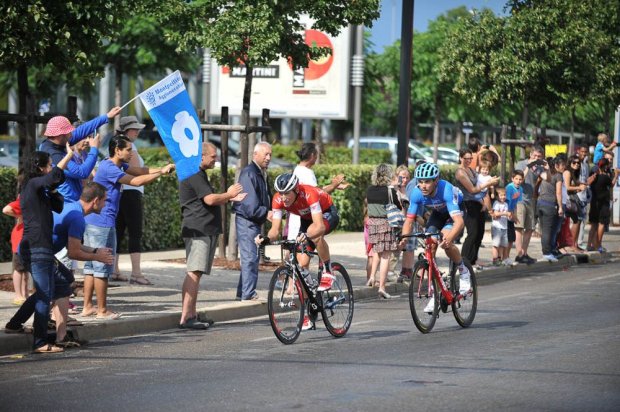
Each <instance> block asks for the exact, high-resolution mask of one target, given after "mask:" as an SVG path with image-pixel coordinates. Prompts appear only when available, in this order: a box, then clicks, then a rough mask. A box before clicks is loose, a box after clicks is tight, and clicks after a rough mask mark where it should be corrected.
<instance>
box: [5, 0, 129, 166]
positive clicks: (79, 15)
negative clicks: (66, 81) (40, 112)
mask: <svg viewBox="0 0 620 412" xmlns="http://www.w3.org/2000/svg"><path fill="white" fill-rule="evenodd" d="M138 3H140V2H138V1H129V0H116V1H111V0H94V1H89V2H81V1H53V0H22V1H15V2H13V1H11V2H2V4H0V14H1V15H2V31H1V32H0V33H1V34H0V71H6V72H16V73H17V86H18V99H19V112H18V114H20V115H22V116H24V117H25V116H26V114H27V113H28V111H29V109H30V110H32V102H31V101H32V96H31V94H30V89H29V84H28V73H29V71H31V70H34V69H39V70H53V71H54V72H55V73H56V75H57V76H59V77H62V76H66V77H67V78H72V79H77V80H90V79H93V78H95V77H96V76H99V75H101V73H102V71H103V66H102V64H101V63H100V62H99V61H98V60H97V59H92V58H91V56H93V53H94V54H95V55H96V52H97V50H98V49H99V48H100V47H101V46H102V39H105V38H112V37H113V36H114V33H115V31H116V29H117V27H118V26H119V24H120V22H121V20H122V18H123V16H126V15H128V14H129V11H130V9H131V12H132V13H135V12H140V11H141V8H140V5H139V4H138ZM130 6H131V7H130ZM27 101H30V103H27ZM28 106H31V107H28ZM31 126H32V127H26V122H25V121H21V122H20V132H19V142H20V143H19V145H20V148H19V150H20V162H23V159H24V154H25V153H30V152H32V151H33V150H34V145H35V136H34V127H33V126H34V125H31Z"/></svg>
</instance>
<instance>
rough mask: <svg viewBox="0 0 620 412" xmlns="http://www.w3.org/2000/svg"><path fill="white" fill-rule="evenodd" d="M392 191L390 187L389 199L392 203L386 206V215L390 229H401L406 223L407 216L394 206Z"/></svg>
mask: <svg viewBox="0 0 620 412" xmlns="http://www.w3.org/2000/svg"><path fill="white" fill-rule="evenodd" d="M392 190H393V189H392V188H390V187H388V197H389V198H390V201H389V203H388V204H386V205H385V206H384V207H385V213H386V215H387V221H388V225H389V226H390V227H397V228H401V227H403V224H404V223H405V215H404V214H403V211H402V210H400V209H399V208H398V206H396V205H395V204H394V200H393V199H392Z"/></svg>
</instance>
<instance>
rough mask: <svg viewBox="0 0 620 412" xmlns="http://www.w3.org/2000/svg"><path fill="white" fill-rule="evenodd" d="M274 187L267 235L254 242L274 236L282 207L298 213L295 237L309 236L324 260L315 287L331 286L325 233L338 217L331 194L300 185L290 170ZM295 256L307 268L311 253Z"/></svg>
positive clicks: (274, 238)
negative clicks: (319, 279)
mask: <svg viewBox="0 0 620 412" xmlns="http://www.w3.org/2000/svg"><path fill="white" fill-rule="evenodd" d="M274 188H275V189H276V191H277V192H278V193H276V194H275V195H274V197H273V200H272V202H271V209H272V212H273V215H272V220H271V229H270V230H269V233H267V237H266V238H265V237H263V236H262V235H258V236H256V238H255V239H254V241H255V242H256V244H257V245H264V244H268V243H269V242H271V241H272V240H276V239H277V238H278V236H279V235H280V231H281V227H282V217H283V215H284V213H283V212H284V211H287V212H291V213H295V214H297V215H299V216H300V217H301V225H300V228H299V235H298V236H297V241H299V242H303V241H305V240H306V239H310V240H311V241H312V242H314V244H315V245H316V249H317V252H318V254H319V258H320V259H321V262H323V274H322V275H321V283H320V285H319V287H318V289H317V290H318V291H325V290H329V289H331V287H332V283H333V281H334V277H333V276H332V274H331V262H330V254H329V246H328V245H327V242H326V241H325V235H327V234H329V233H331V232H332V231H333V230H334V229H335V228H336V227H337V226H338V222H339V221H340V217H339V216H338V211H337V210H336V207H335V206H334V203H333V202H332V198H331V196H330V195H329V194H328V193H327V192H325V191H324V190H323V189H321V188H318V187H313V186H308V185H300V184H299V180H298V178H297V176H295V175H294V174H292V173H285V174H282V175H280V176H278V177H277V178H276V181H275V183H274ZM298 260H299V263H300V264H301V266H302V267H304V268H306V269H307V268H308V266H309V265H310V257H309V256H307V255H305V254H302V255H300V256H299V257H298Z"/></svg>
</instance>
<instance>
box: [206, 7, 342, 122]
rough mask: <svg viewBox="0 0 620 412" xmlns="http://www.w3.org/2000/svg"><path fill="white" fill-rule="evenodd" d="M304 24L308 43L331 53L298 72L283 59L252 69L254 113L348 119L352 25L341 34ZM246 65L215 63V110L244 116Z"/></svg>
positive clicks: (213, 87) (213, 65) (211, 110)
mask: <svg viewBox="0 0 620 412" xmlns="http://www.w3.org/2000/svg"><path fill="white" fill-rule="evenodd" d="M302 23H303V24H305V26H306V30H305V41H306V44H309V45H312V44H316V45H318V46H327V47H331V49H332V54H331V56H327V57H324V58H321V59H318V60H313V61H311V62H310V64H309V66H308V68H305V69H303V68H302V69H299V70H295V71H294V70H293V69H292V68H291V66H290V65H289V64H288V62H287V61H286V60H285V59H283V58H281V59H279V60H278V61H276V62H272V63H270V64H269V65H267V66H265V67H255V68H254V69H253V75H254V79H253V80H252V101H251V109H250V110H251V113H250V115H251V116H254V117H260V115H261V111H262V109H269V110H270V111H271V113H270V115H271V117H274V118H287V117H290V118H314V119H347V117H348V110H347V109H348V97H349V71H350V70H349V66H350V61H351V55H350V53H351V52H350V28H349V27H346V28H343V30H342V32H341V33H340V34H339V35H338V36H337V37H332V36H329V35H328V34H326V33H323V32H320V31H318V30H313V29H311V28H310V27H311V21H310V20H308V19H306V20H305V21H304V20H302ZM245 72H246V68H245V67H244V66H241V67H232V68H229V67H222V66H218V65H217V64H216V63H215V62H213V64H212V65H211V81H212V83H211V94H210V99H211V104H210V105H209V106H210V114H211V115H214V116H217V115H219V114H220V110H221V107H222V106H228V108H229V109H228V110H229V114H230V115H232V116H238V115H240V114H241V106H242V103H243V87H244V83H245Z"/></svg>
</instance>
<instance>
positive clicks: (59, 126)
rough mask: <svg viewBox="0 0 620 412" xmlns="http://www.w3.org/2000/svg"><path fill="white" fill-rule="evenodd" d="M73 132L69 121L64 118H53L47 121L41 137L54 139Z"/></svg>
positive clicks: (73, 128)
mask: <svg viewBox="0 0 620 412" xmlns="http://www.w3.org/2000/svg"><path fill="white" fill-rule="evenodd" d="M74 130H75V127H73V125H72V124H71V122H70V121H69V119H67V118H66V117H65V116H54V117H52V118H51V119H50V120H49V122H47V126H46V127H45V133H43V135H44V136H47V137H56V136H60V135H63V134H69V133H71V132H72V131H74Z"/></svg>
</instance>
